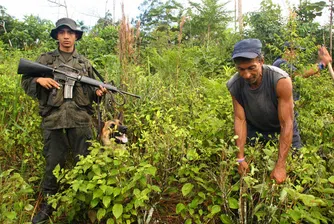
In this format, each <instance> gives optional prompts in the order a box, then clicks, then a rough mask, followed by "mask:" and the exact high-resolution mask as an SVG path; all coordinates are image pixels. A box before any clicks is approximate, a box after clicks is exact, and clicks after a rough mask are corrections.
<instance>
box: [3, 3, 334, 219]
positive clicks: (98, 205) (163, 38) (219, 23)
mask: <svg viewBox="0 0 334 224" xmlns="http://www.w3.org/2000/svg"><path fill="white" fill-rule="evenodd" d="M142 7H143V8H145V9H147V10H146V11H145V10H142V12H143V13H142V14H141V15H140V20H141V24H139V23H137V24H133V25H132V26H131V25H130V24H129V23H128V21H127V20H126V19H125V18H123V19H122V20H121V21H118V22H116V23H114V22H113V21H111V19H110V15H106V17H105V18H101V19H100V20H99V21H98V23H97V24H96V25H95V26H94V27H89V28H87V27H85V26H84V24H81V28H83V29H85V31H86V32H85V35H84V36H83V38H82V40H80V41H79V42H78V43H77V46H76V47H77V49H78V51H79V52H81V53H82V54H84V55H85V56H86V57H87V58H88V59H89V60H90V61H91V63H92V64H93V65H94V67H96V68H97V70H98V71H99V72H100V73H101V74H103V77H104V78H105V79H106V80H108V81H111V80H113V81H114V83H115V85H116V86H118V87H122V89H124V90H126V91H128V92H131V93H134V94H138V95H140V96H141V99H135V98H131V97H126V104H125V105H117V104H114V103H113V104H110V103H109V98H106V99H105V100H104V101H103V102H102V104H101V105H100V107H101V110H102V116H103V119H104V120H107V119H112V118H113V117H114V116H117V114H118V113H119V112H123V113H124V116H125V119H124V123H125V124H126V125H127V126H128V128H129V130H128V137H129V143H128V144H127V145H125V146H124V147H125V149H126V150H122V147H123V146H115V147H112V148H111V147H109V148H108V147H104V146H102V145H101V144H100V143H99V141H98V140H96V139H94V140H93V141H92V147H91V148H90V150H91V153H90V155H88V156H87V157H85V158H81V160H80V161H79V162H78V163H77V164H76V166H75V167H73V164H71V163H69V164H67V167H66V169H64V170H59V169H57V168H56V169H55V171H54V172H55V174H56V175H57V177H58V179H59V182H60V186H61V192H60V193H58V194H56V195H55V196H54V197H52V198H50V199H49V202H50V203H53V205H54V206H56V205H57V210H56V211H55V212H54V217H53V220H50V223H87V224H88V223H108V224H110V223H225V224H229V223H231V224H233V223H263V224H267V223H282V224H283V223H286V224H288V223H315V224H320V223H332V221H333V220H334V210H333V206H334V188H333V186H334V174H333V173H334V153H333V150H334V103H333V102H334V80H332V79H331V76H330V75H329V74H328V71H327V70H322V71H321V73H319V75H317V76H313V77H310V78H300V77H297V78H296V81H295V84H298V86H299V88H300V92H301V99H300V100H299V101H297V102H296V105H295V110H297V111H298V113H299V116H298V117H297V120H298V124H299V128H300V131H301V137H302V141H303V143H304V146H303V148H301V149H300V151H299V152H298V153H297V154H296V155H294V156H292V154H291V153H290V154H289V158H288V167H287V170H288V178H287V180H286V182H284V183H283V184H281V185H277V184H275V183H274V182H273V181H272V180H270V178H269V176H270V172H271V170H272V169H273V168H274V165H275V162H276V160H277V155H278V151H277V145H276V144H275V143H273V142H272V143H268V144H267V145H261V144H256V145H255V146H253V147H251V146H247V147H246V150H245V153H246V157H247V160H248V161H250V172H249V173H248V174H247V175H246V176H243V177H242V178H240V176H239V174H238V173H237V166H238V163H237V162H236V152H237V148H236V147H235V144H234V141H235V139H236V136H234V134H233V133H234V132H233V108H232V100H231V96H230V94H229V92H228V90H227V88H226V82H227V80H228V79H229V78H230V77H231V76H232V75H233V74H234V73H235V68H234V66H233V64H232V61H231V59H230V58H231V53H232V49H233V45H234V44H235V43H236V42H237V41H238V40H240V39H242V38H259V39H261V40H262V42H263V44H264V53H265V62H266V63H267V64H272V62H273V60H274V58H275V57H276V56H278V55H280V54H281V53H282V46H283V43H284V42H285V41H286V40H289V41H294V42H296V43H298V44H300V45H301V46H305V47H306V48H307V49H306V50H305V51H303V52H299V57H298V61H297V64H298V66H299V67H306V66H310V64H312V63H314V62H315V58H316V56H317V55H316V54H317V52H316V49H317V46H318V45H320V44H322V43H323V41H324V40H323V35H325V37H326V38H324V39H325V43H328V41H329V39H327V38H329V37H328V31H327V30H328V27H327V26H320V25H319V24H318V23H316V22H314V19H315V18H316V17H317V14H318V13H319V10H320V11H321V9H323V8H324V7H325V3H324V2H318V3H313V4H311V3H307V2H306V1H305V2H302V4H301V5H299V7H298V8H295V9H294V10H295V11H294V13H293V14H292V15H291V16H290V17H289V19H288V20H287V21H285V20H284V19H283V18H282V17H281V9H280V7H279V6H278V5H275V4H273V3H272V2H271V1H269V0H264V1H263V2H262V3H261V10H260V11H259V12H257V13H250V14H247V15H245V23H247V29H245V30H244V33H242V34H241V33H240V32H237V31H235V30H232V29H230V28H229V24H230V23H231V22H232V20H231V19H230V18H229V16H228V15H229V13H228V11H227V10H226V9H225V8H224V5H219V4H218V1H216V0H202V2H201V3H198V4H191V6H190V8H189V9H192V10H188V9H184V8H183V7H182V5H180V4H179V3H178V2H177V1H166V3H163V4H162V3H159V2H157V1H152V3H151V5H148V4H145V2H144V3H143V5H142ZM0 8H1V9H2V11H3V12H4V13H2V15H0V17H1V20H5V21H6V24H7V33H4V32H3V31H2V30H0V33H1V35H0V61H1V63H0V104H1V108H2V110H1V113H0V223H6V224H7V223H8V224H9V223H29V222H30V220H31V217H32V215H33V214H34V213H35V212H36V210H37V205H38V203H39V201H40V199H41V196H40V195H39V191H40V183H41V180H42V176H43V168H44V163H45V161H44V158H43V143H42V135H41V129H40V122H41V118H40V117H39V115H38V104H37V102H36V101H35V100H34V99H32V98H30V97H29V96H27V95H26V94H25V93H24V91H23V89H22V88H21V85H20V81H21V76H20V75H18V74H17V66H18V62H19V59H20V58H26V59H29V60H35V59H36V58H37V57H38V56H39V55H40V54H41V53H43V52H47V51H50V50H52V49H54V48H56V43H54V41H53V40H52V39H51V38H50V37H49V36H48V35H49V33H50V30H51V29H52V28H53V23H52V22H51V21H46V20H43V19H40V18H38V17H35V16H27V17H25V19H24V21H18V20H16V19H15V18H13V17H12V16H10V15H8V14H6V13H5V8H3V7H1V6H0ZM186 18H187V19H186ZM25 30H26V31H27V32H25ZM37 39H38V41H36V40H37ZM9 40H10V41H9ZM108 97H110V96H108ZM96 114H97V113H96Z"/></svg>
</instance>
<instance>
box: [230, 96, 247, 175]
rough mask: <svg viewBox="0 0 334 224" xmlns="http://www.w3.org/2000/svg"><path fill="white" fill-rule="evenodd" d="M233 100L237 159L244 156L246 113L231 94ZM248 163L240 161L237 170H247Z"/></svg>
mask: <svg viewBox="0 0 334 224" xmlns="http://www.w3.org/2000/svg"><path fill="white" fill-rule="evenodd" d="M232 100H233V109H234V134H235V135H238V139H237V140H236V145H237V147H238V148H239V152H238V154H237V158H238V159H243V158H245V144H246V138H247V123H246V115H245V111H244V108H243V107H242V106H241V105H240V104H239V103H238V101H237V100H236V99H235V98H234V97H233V96H232ZM247 169H248V164H247V163H246V161H242V162H240V163H239V167H238V172H239V173H240V174H243V173H245V172H246V171H247Z"/></svg>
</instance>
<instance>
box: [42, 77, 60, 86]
mask: <svg viewBox="0 0 334 224" xmlns="http://www.w3.org/2000/svg"><path fill="white" fill-rule="evenodd" d="M36 83H38V84H39V85H41V86H42V87H44V88H46V89H52V88H56V89H60V85H59V83H58V82H56V81H55V80H54V79H52V78H43V77H40V78H37V79H36Z"/></svg>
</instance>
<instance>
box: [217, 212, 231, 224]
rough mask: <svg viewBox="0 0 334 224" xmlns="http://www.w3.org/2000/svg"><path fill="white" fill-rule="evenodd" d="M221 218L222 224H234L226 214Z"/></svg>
mask: <svg viewBox="0 0 334 224" xmlns="http://www.w3.org/2000/svg"><path fill="white" fill-rule="evenodd" d="M219 218H220V221H222V223H224V224H233V222H232V220H231V218H230V217H229V216H227V215H225V214H223V215H221V216H220V217H219Z"/></svg>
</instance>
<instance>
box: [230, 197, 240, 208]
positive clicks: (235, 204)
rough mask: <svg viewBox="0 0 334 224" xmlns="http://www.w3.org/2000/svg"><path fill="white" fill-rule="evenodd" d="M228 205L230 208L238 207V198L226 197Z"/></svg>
mask: <svg viewBox="0 0 334 224" xmlns="http://www.w3.org/2000/svg"><path fill="white" fill-rule="evenodd" d="M228 206H229V207H230V208H232V209H238V208H239V203H238V200H237V199H235V198H228Z"/></svg>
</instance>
